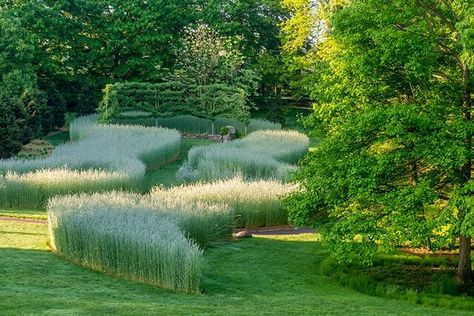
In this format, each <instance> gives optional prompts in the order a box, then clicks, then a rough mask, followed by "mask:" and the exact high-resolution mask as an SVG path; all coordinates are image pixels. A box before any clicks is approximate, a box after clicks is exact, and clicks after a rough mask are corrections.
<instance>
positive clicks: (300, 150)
mask: <svg viewBox="0 0 474 316" xmlns="http://www.w3.org/2000/svg"><path fill="white" fill-rule="evenodd" d="M308 146H309V140H308V137H307V136H305V135H303V134H301V133H298V132H295V131H258V132H254V133H252V134H250V135H249V136H247V137H245V138H243V139H241V140H236V141H233V142H230V143H222V144H212V145H208V146H200V147H194V148H192V149H191V150H190V151H189V153H188V159H187V161H186V162H185V164H184V165H183V166H182V167H181V168H180V169H179V170H178V174H177V176H178V178H179V179H181V180H183V181H196V180H215V179H226V178H232V177H234V176H236V175H238V174H240V175H242V176H243V177H244V178H245V179H267V178H274V179H280V180H286V179H288V177H289V175H290V174H291V172H293V171H294V170H295V167H294V166H293V165H291V164H292V163H296V162H297V161H298V159H299V158H301V157H302V156H303V155H304V154H305V152H306V151H307V150H308Z"/></svg>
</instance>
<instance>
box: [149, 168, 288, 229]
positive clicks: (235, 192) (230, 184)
mask: <svg viewBox="0 0 474 316" xmlns="http://www.w3.org/2000/svg"><path fill="white" fill-rule="evenodd" d="M293 189H294V187H293V186H290V185H287V184H283V183H281V182H279V181H273V180H260V181H251V182H246V181H244V180H243V179H242V178H239V177H236V178H233V179H230V180H219V181H215V182H212V183H195V184H192V185H183V186H178V187H172V188H169V189H164V188H161V187H155V188H153V189H152V191H151V193H150V195H151V196H152V197H153V198H163V197H169V198H172V197H179V198H180V199H182V200H184V201H187V202H189V203H193V202H196V201H203V202H213V203H223V204H226V205H228V206H230V207H231V208H232V209H233V210H234V213H235V226H236V227H247V228H255V227H261V226H275V225H285V224H287V223H288V214H287V211H286V209H285V208H284V207H283V206H282V204H281V202H280V198H281V197H282V196H285V195H287V194H288V193H290V192H291V191H293Z"/></svg>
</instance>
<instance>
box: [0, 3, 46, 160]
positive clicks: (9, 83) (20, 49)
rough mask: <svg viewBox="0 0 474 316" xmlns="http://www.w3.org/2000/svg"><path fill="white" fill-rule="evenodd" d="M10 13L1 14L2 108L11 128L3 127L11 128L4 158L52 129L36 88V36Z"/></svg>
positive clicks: (3, 139) (5, 137)
mask: <svg viewBox="0 0 474 316" xmlns="http://www.w3.org/2000/svg"><path fill="white" fill-rule="evenodd" d="M7 13H8V12H4V11H2V12H0V52H1V54H0V107H1V110H2V111H1V115H2V116H4V117H2V120H3V123H4V124H6V123H7V122H9V123H8V125H11V126H10V127H6V126H5V127H2V129H10V131H9V132H8V134H7V133H5V134H7V135H4V133H2V137H1V141H0V142H2V145H1V147H3V148H2V150H0V156H1V157H3V158H6V157H9V156H11V155H12V154H15V153H16V152H17V151H18V150H19V145H20V146H21V144H26V143H28V142H29V141H30V140H32V139H33V138H37V137H42V136H43V135H44V133H46V132H47V131H49V129H50V120H49V109H48V108H47V107H46V100H45V97H44V95H43V93H41V92H40V91H39V90H38V87H37V77H36V74H35V69H36V67H37V66H36V65H34V59H33V56H34V53H35V47H34V37H33V36H32V34H30V33H29V32H28V31H26V30H24V29H23V28H22V26H21V23H20V21H19V19H18V18H15V17H10V16H9V15H8V14H7ZM17 130H18V131H17Z"/></svg>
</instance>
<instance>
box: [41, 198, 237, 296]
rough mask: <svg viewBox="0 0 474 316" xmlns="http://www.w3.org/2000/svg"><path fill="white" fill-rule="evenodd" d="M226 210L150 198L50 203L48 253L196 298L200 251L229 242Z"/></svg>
mask: <svg viewBox="0 0 474 316" xmlns="http://www.w3.org/2000/svg"><path fill="white" fill-rule="evenodd" d="M232 221H233V213H232V211H231V210H230V209H229V208H228V207H227V206H225V205H222V204H209V203H203V202H199V203H182V201H180V200H179V199H178V200H176V199H168V198H158V199H150V197H147V196H141V195H138V194H132V193H123V192H111V193H105V194H92V195H84V194H82V195H74V196H63V197H56V198H52V199H50V201H49V203H48V225H49V235H50V243H51V247H52V249H53V250H54V251H55V252H56V253H58V254H59V255H61V256H63V257H65V258H67V259H68V260H71V261H73V262H75V263H77V264H80V265H83V266H85V267H88V268H91V269H94V270H97V271H102V272H106V273H110V274H114V275H117V276H119V277H123V278H127V279H133V280H138V281H141V282H145V283H148V284H153V285H157V286H160V287H164V288H168V289H171V290H175V291H181V292H189V293H196V292H198V291H199V282H200V277H201V271H202V247H204V246H206V245H207V244H208V243H209V242H211V241H214V240H219V239H222V238H229V237H230V236H231V232H232Z"/></svg>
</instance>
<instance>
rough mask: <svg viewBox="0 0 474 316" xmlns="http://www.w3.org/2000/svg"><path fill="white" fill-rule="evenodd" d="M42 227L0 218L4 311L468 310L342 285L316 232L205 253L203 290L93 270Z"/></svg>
mask: <svg viewBox="0 0 474 316" xmlns="http://www.w3.org/2000/svg"><path fill="white" fill-rule="evenodd" d="M46 243H47V227H46V225H42V224H32V223H17V222H2V221H0V314H2V315H25V314H47V315H71V314H74V315H91V314H93V315H100V314H116V315H382V314H383V315H470V314H474V313H470V312H463V311H452V310H447V309H441V308H434V307H425V306H421V305H416V304H411V303H409V302H405V301H398V300H390V299H383V298H376V297H371V296H366V295H363V294H360V293H357V292H355V291H352V290H349V289H346V288H342V287H340V286H338V285H337V284H336V283H334V282H332V281H330V280H329V278H327V277H326V276H324V275H322V274H321V272H320V267H319V265H320V263H321V262H322V260H323V259H324V258H325V257H326V256H327V252H326V251H325V250H324V248H323V247H322V246H321V245H320V243H319V242H318V241H317V235H315V234H308V235H292V236H280V237H277V236H269V237H266V238H251V239H246V240H241V241H235V242H228V243H223V244H219V245H214V246H213V247H211V248H210V249H208V250H206V252H205V260H206V267H205V270H204V273H203V278H202V280H203V281H202V291H203V293H202V294H201V295H186V294H176V293H171V292H169V291H165V290H162V289H159V288H153V287H151V286H148V285H144V284H140V283H136V282H131V281H124V280H120V279H116V278H113V277H110V276H107V275H102V274H100V273H96V272H92V271H89V270H87V269H83V268H81V267H78V266H75V265H73V264H70V263H67V262H65V261H63V260H62V259H61V258H58V257H56V256H55V255H53V254H52V253H51V252H49V251H48V248H47V246H46Z"/></svg>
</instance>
